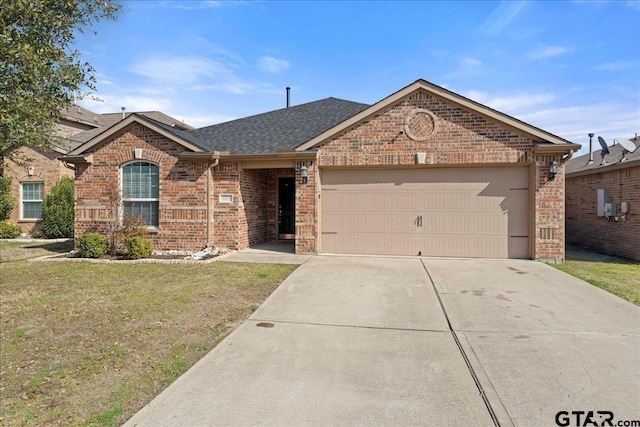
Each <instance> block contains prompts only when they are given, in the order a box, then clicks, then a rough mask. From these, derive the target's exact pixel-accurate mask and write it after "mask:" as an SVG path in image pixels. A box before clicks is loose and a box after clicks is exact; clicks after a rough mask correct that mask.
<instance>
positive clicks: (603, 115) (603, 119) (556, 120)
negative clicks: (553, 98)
mask: <svg viewBox="0 0 640 427" xmlns="http://www.w3.org/2000/svg"><path fill="white" fill-rule="evenodd" d="M518 118H519V119H521V120H524V121H525V122H527V123H531V124H532V125H534V126H538V127H540V128H541V129H545V130H547V131H549V132H551V133H553V134H556V135H558V136H561V137H563V138H565V139H568V140H569V141H572V142H575V143H577V144H582V147H583V148H582V149H581V150H580V153H585V152H588V151H589V150H588V143H589V137H588V136H587V134H588V133H589V132H593V133H595V134H596V135H600V136H602V137H603V138H604V139H605V140H607V141H608V142H611V140H612V139H613V138H615V137H617V136H626V137H632V136H633V135H634V133H635V132H637V131H638V123H639V122H640V110H639V109H638V108H637V107H636V108H629V106H627V105H624V104H617V103H601V104H592V105H585V106H565V107H563V106H553V107H550V108H546V109H539V110H538V109H537V110H535V111H530V112H528V113H524V114H521V115H520V116H518ZM585 144H586V145H585Z"/></svg>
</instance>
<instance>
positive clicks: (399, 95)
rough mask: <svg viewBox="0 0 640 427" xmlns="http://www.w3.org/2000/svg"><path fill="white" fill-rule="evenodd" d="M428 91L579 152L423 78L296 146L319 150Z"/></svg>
mask: <svg viewBox="0 0 640 427" xmlns="http://www.w3.org/2000/svg"><path fill="white" fill-rule="evenodd" d="M420 89H422V90H425V91H427V92H429V93H430V94H432V95H435V96H437V97H439V98H441V99H444V100H446V101H449V102H452V103H454V104H456V105H459V106H460V107H462V108H465V109H468V110H472V111H474V112H475V113H478V114H481V115H483V116H485V117H488V118H490V119H492V120H496V121H498V122H500V123H502V124H503V125H507V126H510V127H511V128H513V129H516V130H518V131H520V132H524V133H526V134H527V135H530V136H531V137H532V138H533V139H534V140H537V141H538V142H539V143H542V145H546V147H544V148H545V149H547V150H549V149H550V150H549V151H551V150H553V151H558V150H562V151H565V152H570V151H576V150H579V149H580V147H581V146H580V145H579V144H574V143H572V142H570V141H568V140H566V139H564V138H561V137H559V136H557V135H554V134H552V133H549V132H547V131H544V130H542V129H540V128H537V127H535V126H532V125H530V124H528V123H525V122H523V121H522V120H519V119H516V118H514V117H511V116H509V115H507V114H504V113H502V112H500V111H497V110H494V109H493V108H490V107H487V106H486V105H483V104H480V103H479V102H476V101H473V100H471V99H469V98H465V97H464V96H462V95H459V94H457V93H455V92H452V91H450V90H448V89H445V88H443V87H441V86H438V85H435V84H433V83H430V82H428V81H426V80H423V79H418V80H416V81H415V82H413V83H412V84H410V85H408V86H406V87H404V88H402V89H400V90H399V91H397V92H395V93H393V94H391V95H389V96H388V97H386V98H384V99H382V100H381V101H379V102H377V103H375V104H374V105H372V106H370V107H369V108H367V109H364V110H363V111H361V112H359V113H358V114H357V115H354V116H353V117H351V118H350V119H348V120H345V121H343V122H341V123H339V124H337V125H336V126H334V127H332V128H330V129H327V131H325V132H324V133H322V134H320V135H318V136H316V137H314V138H313V139H310V140H309V141H306V142H305V143H304V144H301V145H300V146H298V147H296V150H297V151H304V150H308V149H310V148H313V147H316V146H318V145H320V144H322V143H323V142H324V141H326V140H327V139H329V138H331V137H333V136H335V135H337V134H338V133H340V132H342V131H344V130H346V129H348V128H350V127H352V126H355V125H357V124H358V123H360V122H362V121H365V120H367V118H369V117H371V116H373V115H374V114H376V113H377V112H379V111H380V110H382V109H384V108H386V107H389V106H391V105H393V104H395V103H396V102H399V101H400V100H401V99H403V98H404V97H406V96H408V95H410V94H412V93H414V92H415V91H417V90H420Z"/></svg>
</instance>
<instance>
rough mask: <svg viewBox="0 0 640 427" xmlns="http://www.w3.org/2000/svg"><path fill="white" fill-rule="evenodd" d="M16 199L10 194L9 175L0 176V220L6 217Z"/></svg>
mask: <svg viewBox="0 0 640 427" xmlns="http://www.w3.org/2000/svg"><path fill="white" fill-rule="evenodd" d="M15 202H16V200H15V198H13V196H11V177H10V176H7V175H4V176H0V221H4V220H5V219H8V218H9V216H10V215H11V211H12V210H13V206H14V204H15Z"/></svg>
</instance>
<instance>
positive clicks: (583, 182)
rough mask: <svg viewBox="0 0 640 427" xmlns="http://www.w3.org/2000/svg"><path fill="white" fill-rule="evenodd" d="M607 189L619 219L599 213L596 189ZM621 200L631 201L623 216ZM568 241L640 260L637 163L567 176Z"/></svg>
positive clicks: (639, 192)
mask: <svg viewBox="0 0 640 427" xmlns="http://www.w3.org/2000/svg"><path fill="white" fill-rule="evenodd" d="M601 188H602V189H607V190H608V192H609V202H611V203H615V204H616V211H617V213H618V220H617V221H616V220H615V219H607V218H605V217H599V216H598V215H597V213H598V206H597V192H598V189H601ZM621 202H629V203H630V211H629V213H628V214H627V215H626V216H625V219H624V220H623V219H622V214H621V212H620V204H621ZM566 209H567V243H569V244H570V245H576V246H582V247H587V248H590V249H593V250H596V251H598V252H602V253H606V254H610V255H618V256H622V257H627V258H632V259H635V260H639V261H640V244H639V243H638V237H639V236H640V166H637V165H636V166H634V167H627V168H623V169H616V170H613V169H612V168H611V167H610V170H605V171H598V172H593V173H589V174H579V175H572V176H568V177H567V201H566Z"/></svg>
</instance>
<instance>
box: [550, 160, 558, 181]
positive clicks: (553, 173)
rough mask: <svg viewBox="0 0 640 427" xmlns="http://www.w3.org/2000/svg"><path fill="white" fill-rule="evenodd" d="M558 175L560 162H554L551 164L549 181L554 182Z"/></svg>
mask: <svg viewBox="0 0 640 427" xmlns="http://www.w3.org/2000/svg"><path fill="white" fill-rule="evenodd" d="M557 174H558V161H557V160H554V161H552V162H551V163H549V175H548V177H549V181H553V180H554V179H556V175H557Z"/></svg>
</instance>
